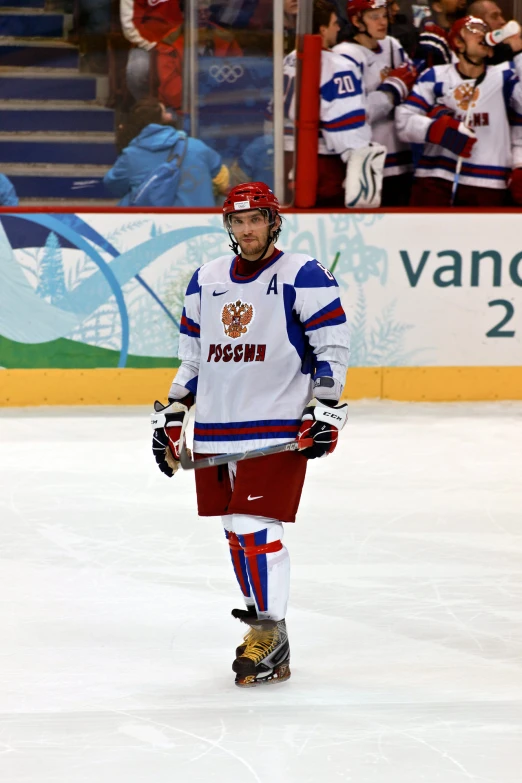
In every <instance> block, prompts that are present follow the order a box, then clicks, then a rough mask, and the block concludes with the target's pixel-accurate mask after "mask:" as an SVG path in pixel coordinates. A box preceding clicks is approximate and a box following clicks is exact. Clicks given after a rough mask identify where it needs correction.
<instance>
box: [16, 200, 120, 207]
mask: <svg viewBox="0 0 522 783" xmlns="http://www.w3.org/2000/svg"><path fill="white" fill-rule="evenodd" d="M19 206H21V207H71V206H74V207H82V206H83V207H116V206H118V202H117V200H116V199H107V198H97V199H92V198H75V199H74V202H73V201H71V199H67V198H21V199H20V203H19Z"/></svg>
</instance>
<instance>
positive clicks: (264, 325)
mask: <svg viewBox="0 0 522 783" xmlns="http://www.w3.org/2000/svg"><path fill="white" fill-rule="evenodd" d="M235 265H236V258H235V256H233V255H231V254H230V255H226V256H221V257H220V258H216V259H214V260H213V261H210V262H209V263H207V264H205V265H204V266H202V267H201V268H200V269H198V270H197V271H196V272H195V273H194V276H193V277H192V280H191V281H190V283H189V286H188V288H187V293H186V297H185V308H184V310H183V315H182V319H181V326H180V338H179V358H180V359H181V362H182V363H181V366H180V368H179V370H178V372H177V375H176V383H178V384H181V385H182V386H185V387H186V388H188V389H190V391H192V392H193V393H196V394H197V400H196V423H195V429H194V449H195V451H196V452H201V453H211V454H219V453H226V454H231V453H234V452H236V451H244V450H247V449H254V448H260V447H263V446H268V445H271V444H276V443H283V442H285V441H291V440H293V439H294V438H295V436H296V434H297V432H298V430H299V426H300V420H301V414H302V411H303V408H304V407H305V405H306V403H307V402H308V401H309V400H310V398H311V396H312V381H313V380H314V379H315V378H318V377H330V378H335V379H336V380H337V381H339V382H340V383H341V385H344V383H345V378H346V370H347V366H348V357H349V334H348V325H347V323H346V315H345V313H344V310H343V307H342V304H341V300H340V298H339V287H338V285H337V283H336V281H335V279H334V277H333V275H332V274H331V273H330V272H329V271H328V270H327V269H325V268H324V267H323V266H322V265H321V264H320V263H319V262H318V261H316V260H315V259H313V258H311V257H310V256H307V255H303V254H301V253H286V252H283V251H277V253H276V254H275V255H274V257H273V259H272V260H271V261H269V262H268V263H267V265H266V266H265V267H264V268H262V269H261V270H260V271H258V272H257V273H255V274H253V275H252V276H250V277H238V275H237V274H236V273H235V271H234V270H235Z"/></svg>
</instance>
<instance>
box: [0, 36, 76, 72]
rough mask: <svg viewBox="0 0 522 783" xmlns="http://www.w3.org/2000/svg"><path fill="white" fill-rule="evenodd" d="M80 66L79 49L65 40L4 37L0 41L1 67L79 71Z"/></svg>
mask: <svg viewBox="0 0 522 783" xmlns="http://www.w3.org/2000/svg"><path fill="white" fill-rule="evenodd" d="M79 64H80V55H79V52H78V49H77V47H76V46H72V45H71V44H69V43H67V42H66V41H64V40H63V39H54V40H53V39H49V40H46V39H45V38H8V37H4V38H2V40H1V41H0V67H4V68H5V67H9V68H39V67H42V68H62V69H63V68H68V69H71V70H74V71H77V70H78V66H79Z"/></svg>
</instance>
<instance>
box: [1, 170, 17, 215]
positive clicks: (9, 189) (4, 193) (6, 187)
mask: <svg viewBox="0 0 522 783" xmlns="http://www.w3.org/2000/svg"><path fill="white" fill-rule="evenodd" d="M16 206H18V196H17V195H16V191H15V189H14V187H13V183H12V182H11V180H9V179H7V177H6V176H5V174H0V207H16Z"/></svg>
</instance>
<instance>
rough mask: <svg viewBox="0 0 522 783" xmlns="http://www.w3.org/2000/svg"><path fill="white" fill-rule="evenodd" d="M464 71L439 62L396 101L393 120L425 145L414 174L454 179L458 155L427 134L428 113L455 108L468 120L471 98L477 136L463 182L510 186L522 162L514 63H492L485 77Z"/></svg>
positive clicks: (521, 93)
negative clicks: (430, 140)
mask: <svg viewBox="0 0 522 783" xmlns="http://www.w3.org/2000/svg"><path fill="white" fill-rule="evenodd" d="M474 84H475V79H466V78H464V77H463V76H461V75H460V73H459V71H458V70H457V68H456V66H455V65H436V66H435V67H434V68H428V70H426V71H424V72H423V73H422V74H421V76H420V77H419V79H418V81H417V83H416V85H415V87H414V89H413V91H412V92H411V94H410V96H409V97H408V99H407V100H406V101H405V102H404V103H403V104H402V105H401V106H398V107H397V109H396V112H395V122H396V125H397V130H398V133H399V137H400V138H401V139H402V140H403V141H405V142H410V143H416V144H424V150H423V154H422V157H421V159H420V161H419V164H418V166H417V169H416V172H415V176H416V177H440V178H441V179H446V180H450V181H453V178H454V173H455V167H456V161H457V155H455V153H453V152H450V151H449V150H447V149H445V148H444V147H441V146H439V145H437V144H428V143H425V141H426V134H427V132H428V128H429V127H430V125H431V123H432V122H434V120H432V119H431V118H430V117H427V116H426V114H427V113H428V112H429V111H430V110H431V109H432V108H433V107H434V106H436V105H442V106H447V107H449V108H450V109H452V110H453V112H454V115H455V119H458V120H461V121H464V120H465V119H466V115H467V111H468V107H469V102H470V100H471V101H472V107H471V108H472V112H471V120H470V127H472V128H473V130H474V131H475V133H476V135H477V143H476V144H475V145H474V146H473V149H472V152H471V157H470V158H466V159H464V160H463V162H462V169H461V173H460V180H459V182H460V183H461V184H463V185H471V186H474V187H481V188H495V189H503V188H506V181H507V178H508V176H509V173H510V171H511V169H512V168H515V167H519V166H522V85H521V83H520V81H519V78H518V76H517V74H516V70H515V66H514V65H513V63H512V62H506V63H501V64H500V65H490V66H488V68H487V70H486V76H485V78H484V80H483V81H482V82H481V83H480V84H479V85H477V86H476V87H474Z"/></svg>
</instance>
